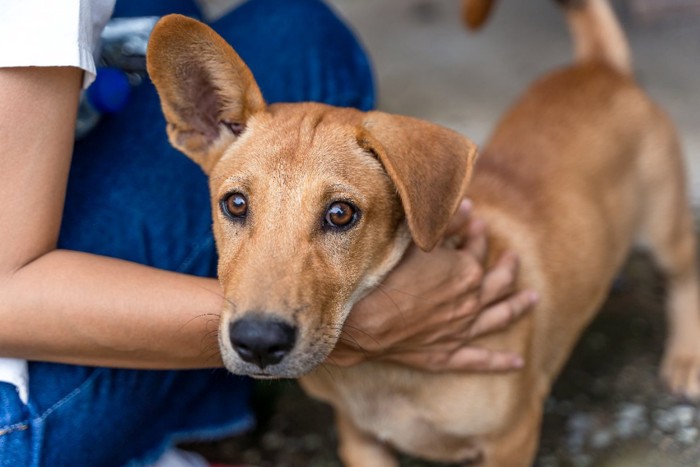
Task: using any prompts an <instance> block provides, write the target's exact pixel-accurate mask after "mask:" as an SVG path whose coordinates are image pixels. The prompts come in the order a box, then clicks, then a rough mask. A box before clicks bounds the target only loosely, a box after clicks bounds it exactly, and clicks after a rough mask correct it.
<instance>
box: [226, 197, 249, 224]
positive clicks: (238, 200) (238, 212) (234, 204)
mask: <svg viewBox="0 0 700 467" xmlns="http://www.w3.org/2000/svg"><path fill="white" fill-rule="evenodd" d="M221 209H222V211H223V212H224V214H226V215H227V216H228V217H230V218H232V219H242V218H244V217H245V216H246V214H247V213H248V201H247V200H246V198H245V196H243V195H242V194H240V193H231V194H228V195H226V196H225V197H224V199H222V200H221Z"/></svg>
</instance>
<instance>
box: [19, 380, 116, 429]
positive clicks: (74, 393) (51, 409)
mask: <svg viewBox="0 0 700 467" xmlns="http://www.w3.org/2000/svg"><path fill="white" fill-rule="evenodd" d="M104 372H105V369H104V368H98V369H96V370H95V371H94V372H93V373H92V374H91V375H90V377H88V379H86V380H85V381H83V382H82V383H81V384H80V386H78V387H77V388H75V389H73V390H72V391H71V392H69V393H68V394H67V395H66V396H65V397H64V398H63V399H61V400H59V401H58V402H56V403H55V404H54V405H52V406H51V407H49V408H48V409H46V410H45V411H44V413H42V414H41V415H40V416H38V417H35V418H33V419H32V420H31V421H32V422H43V421H44V420H46V418H47V417H48V416H49V415H51V414H52V413H53V412H55V411H56V410H58V409H60V408H61V406H63V405H65V404H67V403H68V402H69V401H70V400H71V399H73V398H74V397H75V396H77V395H78V394H79V393H80V392H81V391H82V390H83V389H85V387H87V386H89V385H91V384H92V383H93V382H94V380H95V379H96V378H97V377H98V376H100V375H101V374H102V373H104Z"/></svg>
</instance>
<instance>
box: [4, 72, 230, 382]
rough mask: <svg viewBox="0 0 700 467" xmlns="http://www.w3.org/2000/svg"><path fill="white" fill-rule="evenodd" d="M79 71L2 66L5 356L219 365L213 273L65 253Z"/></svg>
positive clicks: (217, 306)
mask: <svg viewBox="0 0 700 467" xmlns="http://www.w3.org/2000/svg"><path fill="white" fill-rule="evenodd" d="M81 79H82V71H81V70H79V69H77V68H72V67H57V68H5V69H0V141H2V144H1V145H0V177H2V180H1V181H0V200H2V208H0V226H1V227H0V323H2V325H0V355H2V356H5V357H19V358H26V359H32V360H45V361H54V362H63V363H76V364H90V365H102V366H120V367H133V368H196V367H207V366H220V365H221V360H220V357H219V351H218V341H217V332H216V329H217V325H218V313H219V310H220V307H221V292H220V289H219V286H218V283H217V281H216V280H214V279H202V278H197V277H193V276H187V275H183V274H176V273H171V272H166V271H161V270H157V269H154V268H149V267H146V266H142V265H138V264H134V263H129V262H126V261H120V260H115V259H110V258H106V257H100V256H96V255H90V254H85V253H78V252H73V251H65V250H57V249H55V248H56V242H57V237H58V231H59V226H60V222H61V216H62V211H63V202H64V197H65V189H66V181H67V177H68V168H69V165H70V160H71V153H72V148H73V137H74V136H73V135H74V124H75V123H74V122H75V117H76V109H77V103H78V97H79V93H80V85H81Z"/></svg>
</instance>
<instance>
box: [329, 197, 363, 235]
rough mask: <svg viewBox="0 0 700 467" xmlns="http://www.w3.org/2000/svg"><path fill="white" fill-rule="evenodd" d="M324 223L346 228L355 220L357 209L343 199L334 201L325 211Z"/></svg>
mask: <svg viewBox="0 0 700 467" xmlns="http://www.w3.org/2000/svg"><path fill="white" fill-rule="evenodd" d="M325 221H326V225H327V226H329V227H334V228H340V229H347V228H350V227H352V226H353V225H354V224H355V222H356V221H357V209H355V207H354V206H353V205H352V204H350V203H345V202H343V201H336V202H335V203H333V204H331V205H330V207H329V208H328V210H327V211H326V218H325Z"/></svg>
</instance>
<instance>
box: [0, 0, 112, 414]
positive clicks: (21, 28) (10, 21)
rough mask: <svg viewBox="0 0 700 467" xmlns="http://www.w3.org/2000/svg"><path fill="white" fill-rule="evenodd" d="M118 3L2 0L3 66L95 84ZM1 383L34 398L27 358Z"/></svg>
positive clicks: (10, 367) (5, 367)
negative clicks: (45, 69) (64, 73)
mask: <svg viewBox="0 0 700 467" xmlns="http://www.w3.org/2000/svg"><path fill="white" fill-rule="evenodd" d="M115 1H116V0H3V1H2V5H0V9H1V10H2V14H0V67H18V66H74V67H78V68H82V69H83V70H85V74H84V76H83V88H87V87H88V86H89V85H90V83H92V82H93V81H94V80H95V75H96V73H97V70H96V66H95V52H96V51H97V47H98V45H99V39H100V33H101V32H102V29H103V28H104V26H105V24H106V23H107V21H108V20H109V17H110V16H111V15H112V11H113V10H114V3H115ZM0 381H2V382H7V383H10V384H13V385H14V386H15V387H16V388H17V392H18V394H19V397H20V399H21V400H22V402H24V403H25V404H26V403H27V400H28V397H29V373H28V371H27V362H26V360H19V359H13V358H0Z"/></svg>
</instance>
